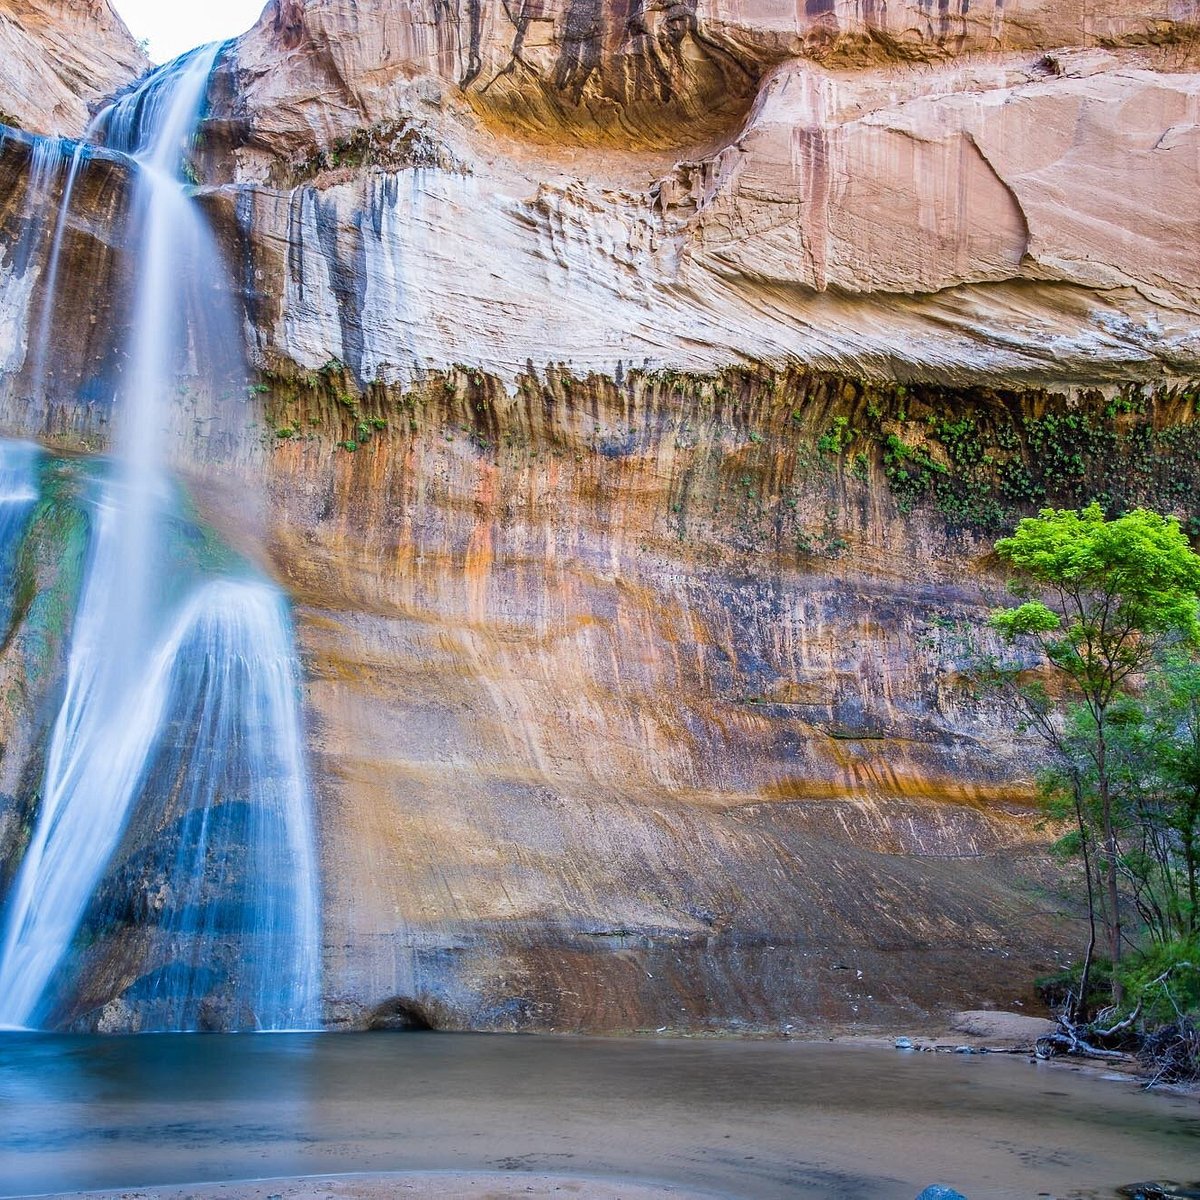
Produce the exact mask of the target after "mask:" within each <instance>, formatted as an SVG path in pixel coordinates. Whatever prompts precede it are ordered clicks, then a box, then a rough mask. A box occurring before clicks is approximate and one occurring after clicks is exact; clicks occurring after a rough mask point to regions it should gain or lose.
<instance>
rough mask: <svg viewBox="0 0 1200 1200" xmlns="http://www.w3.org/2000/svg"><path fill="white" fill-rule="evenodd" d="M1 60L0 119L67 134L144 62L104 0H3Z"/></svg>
mask: <svg viewBox="0 0 1200 1200" xmlns="http://www.w3.org/2000/svg"><path fill="white" fill-rule="evenodd" d="M0 60H2V61H3V63H4V69H3V71H2V72H0V123H2V124H5V125H17V126H19V127H20V128H22V129H29V130H33V131H34V132H36V133H44V134H62V135H64V136H66V137H78V136H79V135H80V134H81V133H83V131H84V129H85V127H86V126H87V123H88V119H89V114H88V106H89V104H91V103H93V102H94V101H97V100H99V99H101V98H102V97H104V96H107V95H110V94H111V93H113V92H115V91H118V90H119V89H120V88H123V87H124V86H125V85H126V84H127V83H129V82H130V81H131V80H132V79H135V78H136V77H137V76H138V75H140V74H141V73H142V72H143V71H144V70H145V69H146V68H147V67H148V66H149V60H148V59H147V58H146V55H145V53H144V52H143V51H142V50H141V49H140V48H139V46H138V45H137V43H136V42H135V41H134V40H133V38H132V37H131V36H130V33H129V30H128V29H126V28H125V23H124V22H123V21H122V20H121V18H120V17H118V16H117V14H116V13H115V12H114V11H113V9H112V6H111V5H110V4H109V2H108V0H3V2H2V3H0Z"/></svg>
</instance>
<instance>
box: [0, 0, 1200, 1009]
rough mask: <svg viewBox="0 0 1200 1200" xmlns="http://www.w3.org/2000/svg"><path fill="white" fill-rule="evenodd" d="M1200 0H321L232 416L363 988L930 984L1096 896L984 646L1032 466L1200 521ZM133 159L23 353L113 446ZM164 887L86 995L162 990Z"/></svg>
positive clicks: (479, 991) (263, 229) (262, 111)
mask: <svg viewBox="0 0 1200 1200" xmlns="http://www.w3.org/2000/svg"><path fill="white" fill-rule="evenodd" d="M1198 19H1200V14H1198V12H1197V6H1196V5H1195V4H1189V3H1163V2H1155V0H1144V2H1143V0H1137V2H1134V3H1129V2H1118V0H1110V2H1108V3H1103V2H1101V3H1088V4H1083V3H1053V2H1052V0H1007V3H1005V4H1004V5H1003V6H1001V5H1000V4H999V3H996V4H992V3H982V4H981V3H977V2H973V3H972V4H970V5H967V4H965V3H961V4H960V3H958V0H954V2H952V3H940V2H939V3H938V4H933V3H931V2H930V0H916V2H914V3H910V4H904V3H889V4H886V5H885V4H871V3H842V2H841V0H810V2H809V3H807V4H796V5H792V4H787V5H781V4H777V3H768V2H766V0H762V2H759V3H753V2H747V0H743V2H741V3H737V4H733V3H729V2H727V0H708V2H702V3H696V2H695V0H680V2H673V3H651V2H645V3H643V2H641V0H637V2H635V3H633V4H627V3H625V2H622V3H621V4H619V5H618V4H612V3H605V2H601V0H540V2H538V3H532V2H530V3H525V2H522V3H520V4H507V5H502V4H496V3H488V2H487V0H471V2H469V3H464V4H462V5H460V6H451V5H447V4H443V3H440V2H439V0H414V2H413V3H411V4H406V5H403V6H400V5H395V4H391V3H383V2H382V0H359V2H358V3H354V4H352V3H349V0H308V2H307V3H299V2H296V0H278V2H277V3H275V4H272V5H270V6H269V7H268V9H267V11H266V12H265V13H264V16H263V19H262V21H261V23H260V24H259V26H258V27H257V28H256V29H255V30H253V31H252V32H251V33H249V34H248V35H246V37H244V38H243V39H242V40H241V41H240V42H239V43H238V45H237V46H236V47H235V48H234V49H233V51H232V52H231V53H230V54H229V55H228V56H227V57H226V60H225V62H224V64H223V66H222V69H221V71H220V73H219V77H218V78H217V79H216V80H215V82H214V87H213V112H212V115H211V118H210V120H209V122H208V125H207V128H206V131H205V138H204V140H203V145H202V146H201V147H200V148H199V149H198V151H197V162H196V168H197V171H198V173H199V174H200V175H201V176H203V178H204V180H205V182H206V184H207V186H206V187H205V188H204V189H203V196H204V202H205V204H206V205H207V206H208V209H209V212H210V213H211V215H212V218H213V221H214V223H215V224H216V225H217V227H218V229H219V230H220V231H221V234H222V240H223V244H224V245H225V247H226V249H227V251H228V255H229V261H230V264H231V267H232V269H233V271H234V273H235V275H236V280H237V287H238V290H239V292H240V295H241V298H242V302H243V306H244V311H245V316H246V330H247V338H248V341H249V343H250V352H251V355H252V357H253V358H254V360H255V362H256V364H257V366H258V367H259V368H260V370H261V372H262V375H261V378H262V382H261V383H260V384H259V385H258V390H256V391H255V392H254V393H253V395H252V396H251V397H250V398H249V399H248V400H247V401H245V402H244V403H239V404H237V405H235V406H234V408H235V411H236V419H235V420H232V421H228V422H227V423H226V425H225V426H223V427H222V428H221V433H220V437H219V438H217V439H216V440H213V439H211V438H207V437H203V436H196V435H189V438H188V440H187V442H186V444H184V443H181V447H180V458H181V462H182V463H183V465H184V467H185V469H186V470H188V471H189V472H190V473H191V476H192V478H193V479H194V480H195V487H196V489H197V494H198V495H199V496H200V498H201V502H202V504H203V505H204V507H205V508H206V511H207V512H208V514H209V516H210V518H211V520H212V521H214V522H215V523H216V524H218V525H220V526H222V527H223V528H224V529H225V530H227V531H233V532H235V533H236V532H237V531H238V530H239V528H241V529H243V531H244V527H245V526H246V524H247V522H246V520H245V515H244V513H243V511H242V510H241V508H240V507H239V506H240V503H241V501H240V497H239V485H238V480H239V478H240V477H244V476H245V475H247V474H253V475H254V476H256V477H262V476H265V477H266V478H267V480H268V484H269V487H270V493H271V504H270V513H269V517H268V520H269V522H270V528H271V532H270V535H269V537H268V538H266V539H264V540H265V543H266V546H267V547H268V549H267V550H266V551H264V552H265V553H269V555H270V557H271V559H272V561H273V563H274V566H275V569H276V572H277V575H278V577H279V578H280V579H281V580H282V581H283V582H284V583H285V584H286V585H287V586H288V587H289V589H290V590H291V592H292V594H293V596H294V597H295V600H296V603H297V612H298V618H299V621H300V627H301V639H302V643H303V646H304V651H305V665H306V671H307V675H308V679H307V699H308V704H309V715H310V721H311V736H312V745H313V755H314V765H315V769H316V776H317V785H318V792H319V800H320V804H319V808H320V813H319V815H320V824H321V841H322V854H323V861H324V867H325V870H324V875H325V880H326V901H327V907H326V914H327V939H326V941H327V945H326V965H327V979H328V1005H329V1007H328V1012H329V1016H330V1018H331V1020H334V1021H335V1022H345V1023H351V1024H362V1023H367V1022H369V1021H376V1022H388V1021H400V1020H403V1019H405V1014H409V1015H413V1014H416V1016H417V1017H421V1018H424V1019H429V1020H432V1021H434V1022H436V1023H439V1024H444V1025H449V1026H473V1027H483V1028H511V1027H521V1028H559V1029H593V1030H597V1029H623V1028H624V1029H627V1028H636V1027H650V1028H659V1027H661V1026H670V1027H687V1028H697V1027H710V1028H745V1027H747V1026H752V1027H766V1026H776V1027H777V1026H780V1025H784V1024H792V1025H797V1026H799V1025H803V1024H806V1023H810V1024H812V1023H819V1022H827V1021H846V1022H850V1021H863V1022H873V1023H878V1022H882V1021H886V1020H889V1019H892V1018H894V1017H896V1016H897V1015H898V1014H906V1019H907V1016H911V1015H912V1014H913V1013H914V1012H929V1011H934V1010H936V1009H937V1008H939V1007H940V1006H953V1005H960V1006H978V1005H980V1004H983V1003H1008V1002H1010V1001H1011V1000H1013V999H1014V998H1018V997H1019V996H1020V995H1021V992H1022V989H1024V988H1025V987H1026V986H1027V981H1028V979H1029V977H1030V976H1031V975H1032V974H1033V973H1034V971H1035V970H1037V969H1038V968H1039V967H1044V966H1049V965H1051V964H1052V963H1053V962H1054V961H1055V957H1056V955H1057V954H1058V953H1059V951H1060V950H1062V948H1064V947H1065V946H1068V945H1070V944H1071V940H1072V938H1071V935H1070V934H1069V933H1068V932H1065V931H1064V930H1063V928H1062V925H1061V923H1060V921H1059V911H1060V909H1061V904H1060V902H1059V901H1058V900H1057V899H1056V896H1055V894H1054V893H1053V892H1052V891H1046V890H1044V889H1043V887H1042V884H1043V881H1042V880H1041V877H1040V872H1041V866H1040V864H1041V857H1040V854H1041V845H1042V841H1043V839H1044V836H1045V835H1044V833H1043V832H1041V831H1039V830H1038V829H1037V827H1036V818H1035V816H1034V814H1033V813H1032V811H1031V808H1030V798H1031V778H1030V777H1031V768H1032V763H1033V758H1032V755H1031V749H1030V747H1029V746H1028V745H1025V744H1022V743H1020V741H1019V740H1017V739H1014V737H1013V735H1012V733H1011V728H1010V724H1011V723H1010V721H1009V719H1008V716H1007V714H1005V713H1004V712H1003V711H1002V710H1001V709H999V707H998V706H997V705H996V704H995V703H994V702H993V701H991V700H989V699H988V698H987V697H986V696H980V695H978V694H977V693H976V692H975V691H974V689H973V688H972V687H971V685H970V682H969V680H968V679H966V678H964V675H963V669H964V667H965V666H966V664H967V663H968V662H969V660H970V658H971V656H972V655H973V654H974V653H976V652H977V651H978V650H979V649H981V648H983V649H986V648H987V646H988V641H987V637H988V635H987V633H986V630H985V629H984V623H985V618H986V613H987V608H988V605H989V603H992V602H994V601H995V599H996V598H997V597H998V596H1000V595H1001V594H1002V588H1003V578H1002V576H1000V575H998V574H997V573H996V571H995V569H994V564H993V563H992V561H991V560H990V557H989V554H988V548H989V545H990V540H991V538H992V537H993V536H994V535H995V533H996V531H997V530H999V529H1001V528H1003V527H1004V526H1005V525H1006V524H1007V523H1009V522H1011V521H1012V520H1013V519H1014V518H1015V516H1016V515H1018V514H1019V513H1021V512H1025V511H1029V510H1030V509H1031V507H1035V506H1036V505H1038V504H1040V503H1043V502H1051V503H1071V504H1074V503H1079V502H1081V501H1084V500H1087V499H1090V498H1091V497H1092V496H1094V495H1102V496H1103V497H1104V498H1105V499H1106V501H1107V502H1108V503H1110V504H1112V505H1114V506H1120V505H1121V504H1126V503H1134V502H1152V503H1155V504H1159V505H1160V506H1163V507H1168V508H1172V509H1174V510H1175V511H1178V512H1179V514H1180V515H1181V516H1183V517H1185V518H1188V519H1191V520H1193V521H1200V509H1197V507H1196V496H1197V495H1200V453H1198V450H1200V443H1198V439H1197V428H1198V427H1197V424H1196V421H1195V415H1196V403H1197V394H1198V393H1197V389H1196V388H1195V387H1194V385H1193V384H1192V382H1191V378H1192V377H1193V376H1195V375H1197V374H1200V370H1198V368H1197V364H1198V358H1200V338H1198V335H1197V329H1198V328H1200V313H1198V311H1197V283H1198V279H1200V277H1198V274H1197V260H1196V256H1195V253H1194V241H1195V233H1196V230H1197V229H1198V228H1200V208H1198V207H1197V205H1198V203H1200V201H1198V200H1197V196H1200V189H1198V187H1197V185H1198V184H1200V119H1198V113H1200V76H1197V74H1196V73H1195V70H1194V68H1195V63H1196V42H1195V23H1196V21H1197V20H1198ZM27 155H28V147H19V146H17V145H16V144H15V143H13V144H10V145H9V146H8V147H7V148H6V149H5V152H4V155H3V162H2V163H0V168H2V169H3V170H5V171H7V172H8V173H9V177H10V178H12V179H13V180H14V181H16V180H19V179H20V178H21V176H22V173H23V172H24V171H25V170H26V167H25V158H26V157H27ZM93 174H94V178H92V182H91V183H90V184H89V185H88V186H89V187H90V188H92V189H93V191H92V192H91V193H89V194H90V195H91V196H92V198H91V199H89V200H88V201H87V204H86V207H85V208H83V209H81V211H80V213H79V214H78V215H77V217H76V219H75V220H74V221H73V222H72V225H71V229H70V233H69V238H68V249H67V257H68V260H69V261H70V262H72V263H74V264H76V265H75V266H74V267H73V268H72V270H77V271H79V272H80V273H81V274H82V273H86V275H87V277H88V278H90V279H92V278H94V279H102V280H106V281H109V282H108V283H107V284H106V285H105V286H104V287H102V288H99V289H96V291H95V292H94V293H93V294H92V295H89V296H87V297H81V296H79V295H75V296H74V297H72V298H71V300H70V301H69V302H68V303H67V304H66V305H65V307H64V321H65V322H66V325H67V326H68V328H69V329H70V330H72V331H73V334H72V336H68V337H65V338H64V339H63V342H62V346H61V349H60V350H59V352H58V353H57V355H56V361H55V364H54V366H55V372H56V374H55V380H56V383H55V387H54V389H52V394H49V395H46V396H45V397H44V398H43V397H37V398H36V400H37V402H36V403H34V404H30V403H29V391H28V380H29V366H28V364H27V363H25V364H24V366H23V365H22V362H23V360H22V357H21V353H20V352H19V347H18V348H16V349H14V351H13V353H12V354H11V355H10V356H9V359H8V362H9V372H8V375H7V376H6V382H5V392H4V396H3V398H2V399H3V404H2V407H0V412H2V413H3V419H4V423H5V425H6V427H7V428H8V429H10V430H24V431H26V432H33V433H36V434H37V435H38V436H40V437H42V438H43V439H46V440H49V441H51V442H52V443H54V444H59V445H63V446H67V447H71V448H78V447H80V446H93V447H94V446H98V445H101V444H102V443H103V439H104V437H105V436H106V422H107V412H106V410H105V408H104V405H103V402H102V400H97V397H103V395H104V394H105V392H106V388H109V387H110V385H111V380H112V379H113V378H114V375H115V373H117V372H119V370H120V367H121V364H120V362H119V361H112V360H110V359H107V358H105V357H104V356H103V355H101V353H100V343H101V340H102V338H101V334H100V333H98V332H97V329H99V330H101V331H103V335H104V336H111V330H112V328H113V327H114V326H115V327H119V326H120V323H121V321H122V320H123V317H122V313H121V307H120V305H119V304H118V303H114V302H113V299H112V297H113V296H119V294H120V280H121V278H122V272H123V271H125V270H127V268H128V262H127V260H126V258H125V256H124V255H123V253H122V252H121V250H120V238H119V236H117V235H114V233H113V229H114V226H119V221H120V202H119V197H120V179H119V175H120V168H119V165H118V164H113V163H111V162H110V163H105V164H104V165H103V171H100V170H99V169H97V170H96V171H95V172H94V173H93V172H92V171H90V170H89V177H92V176H93ZM18 193H19V188H18V187H16V186H15V184H14V189H13V193H12V195H13V199H11V200H10V201H9V202H8V205H7V207H6V208H4V209H3V212H2V213H0V230H3V231H4V237H5V238H6V239H7V243H8V244H13V243H14V242H15V240H16V238H17V236H18V233H19V230H20V228H21V212H20V203H19V194H18ZM103 214H107V216H106V217H104V218H103V219H102V215H103ZM34 271H35V273H36V264H35V267H34ZM31 278H33V277H32V276H31ZM31 288H33V294H36V288H35V287H33V285H32V284H31ZM11 294H13V295H15V294H16V293H11ZM43 400H44V402H43ZM1195 528H1198V529H1200V525H1197V526H1195ZM248 536H249V537H250V539H251V540H253V531H251V533H250V534H249V535H248ZM105 939H107V940H105ZM135 941H136V937H135V935H134V932H133V931H132V930H125V931H120V930H118V931H111V930H110V931H105V932H104V936H103V937H101V938H100V939H99V940H98V942H97V944H96V945H97V948H96V951H95V954H96V958H97V964H98V965H97V967H96V977H97V979H99V980H100V984H99V985H98V986H97V987H95V988H93V989H92V991H91V992H90V993H89V999H88V1001H87V1003H83V1002H81V1003H80V1005H79V1007H78V1010H77V1011H76V1012H74V1013H72V1014H69V1019H71V1020H74V1021H77V1022H78V1023H81V1024H91V1025H95V1024H97V1023H99V1024H101V1025H104V1026H105V1027H113V1028H116V1027H124V1026H127V1025H129V1024H136V1019H137V1017H136V1006H135V1005H133V1006H131V1005H128V1004H124V1005H123V1004H122V1002H120V1001H119V1000H118V1001H117V1002H116V1003H113V1002H112V997H114V996H117V997H119V996H120V995H121V994H122V993H123V992H124V991H126V990H127V989H130V988H131V987H135V985H136V982H137V978H138V971H139V970H140V969H141V967H140V966H139V962H138V959H137V955H136V953H134V952H133V950H132V949H130V948H129V947H130V946H132V945H133V943H134V942H135Z"/></svg>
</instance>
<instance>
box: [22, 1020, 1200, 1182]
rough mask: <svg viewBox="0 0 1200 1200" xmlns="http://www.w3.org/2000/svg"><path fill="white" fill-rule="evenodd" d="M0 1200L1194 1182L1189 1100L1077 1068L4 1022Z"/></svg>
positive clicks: (811, 1048) (1196, 1163)
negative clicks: (112, 1034) (513, 1179)
mask: <svg viewBox="0 0 1200 1200" xmlns="http://www.w3.org/2000/svg"><path fill="white" fill-rule="evenodd" d="M0 1109H2V1110H3V1112H4V1114H5V1115H4V1122H5V1132H4V1135H3V1141H2V1143H0V1145H2V1149H0V1196H14V1195H21V1194H25V1193H34V1192H42V1193H45V1192H48V1191H64V1190H71V1189H79V1188H86V1187H92V1188H97V1187H109V1188H116V1187H132V1186H139V1185H147V1184H152V1183H164V1184H166V1183H183V1182H188V1181H196V1180H199V1179H210V1180H214V1181H220V1180H229V1179H238V1178H269V1177H274V1176H284V1175H300V1174H324V1173H346V1172H354V1171H401V1170H404V1171H444V1170H463V1171H468V1170H473V1171H481V1170H512V1171H540V1172H550V1173H556V1174H573V1175H600V1176H605V1177H607V1178H610V1179H616V1180H618V1181H622V1180H623V1181H631V1180H639V1179H640V1180H650V1181H655V1180H657V1181H660V1182H663V1183H666V1182H669V1183H674V1184H676V1185H680V1186H683V1187H690V1188H694V1189H697V1190H705V1191H716V1192H718V1193H721V1194H724V1195H734V1196H745V1197H754V1198H762V1200H767V1198H778V1197H781V1196H829V1195H847V1196H849V1195H854V1196H872V1197H873V1196H878V1197H897V1198H906V1200H912V1196H914V1195H915V1194H916V1192H917V1191H919V1190H920V1188H921V1187H922V1186H924V1185H925V1184H927V1183H929V1182H931V1181H933V1180H934V1179H938V1180H942V1181H944V1182H948V1183H951V1184H953V1185H954V1186H957V1187H959V1188H960V1189H961V1190H963V1191H964V1192H965V1193H966V1194H967V1195H970V1196H971V1197H972V1200H980V1198H984V1200H986V1198H987V1197H1015V1196H1029V1195H1034V1194H1036V1193H1038V1192H1049V1193H1051V1194H1054V1195H1063V1194H1070V1195H1080V1194H1083V1193H1084V1192H1086V1191H1088V1190H1089V1189H1090V1190H1091V1191H1092V1192H1093V1193H1094V1194H1096V1195H1109V1194H1112V1192H1113V1189H1114V1188H1115V1187H1116V1186H1117V1185H1119V1184H1123V1183H1129V1182H1132V1181H1133V1180H1135V1179H1138V1178H1143V1177H1150V1176H1164V1175H1165V1176H1174V1177H1176V1178H1188V1177H1189V1176H1200V1106H1198V1105H1197V1102H1196V1101H1195V1100H1194V1099H1190V1100H1185V1099H1180V1098H1174V1097H1161V1096H1146V1095H1144V1094H1141V1093H1139V1092H1138V1091H1137V1089H1136V1087H1135V1086H1134V1085H1132V1084H1111V1083H1105V1082H1103V1081H1101V1080H1098V1079H1096V1078H1095V1077H1092V1076H1088V1075H1083V1074H1080V1073H1077V1072H1074V1071H1071V1070H1070V1069H1068V1068H1061V1067H1054V1068H1047V1067H1045V1066H1037V1067H1035V1066H1030V1065H1028V1064H1026V1063H1025V1062H1022V1061H1017V1062H1014V1061H1011V1060H1008V1059H1003V1060H1001V1059H998V1058H996V1057H991V1058H984V1057H980V1056H976V1057H974V1058H971V1059H965V1058H963V1059H954V1060H951V1059H948V1058H945V1057H941V1056H939V1057H937V1058H936V1059H935V1058H934V1056H931V1055H907V1056H906V1055H900V1054H897V1053H895V1052H893V1051H890V1050H872V1049H862V1048H856V1047H843V1046H824V1045H796V1044H781V1043H774V1042H761V1043H714V1042H676V1043H651V1042H624V1041H608V1040H605V1041H599V1040H573V1039H556V1038H505V1037H484V1036H446V1035H436V1034H429V1035H412V1034H410V1035H372V1036H339V1037H330V1036H325V1037H322V1036H319V1035H279V1036H272V1037H265V1038H249V1037H242V1038H237V1037H223V1036H222V1037H188V1036H175V1035H165V1036H159V1037H151V1038H142V1039H133V1038H130V1039H115V1040H103V1039H64V1038H58V1037H49V1036H41V1035H6V1036H4V1037H0Z"/></svg>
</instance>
